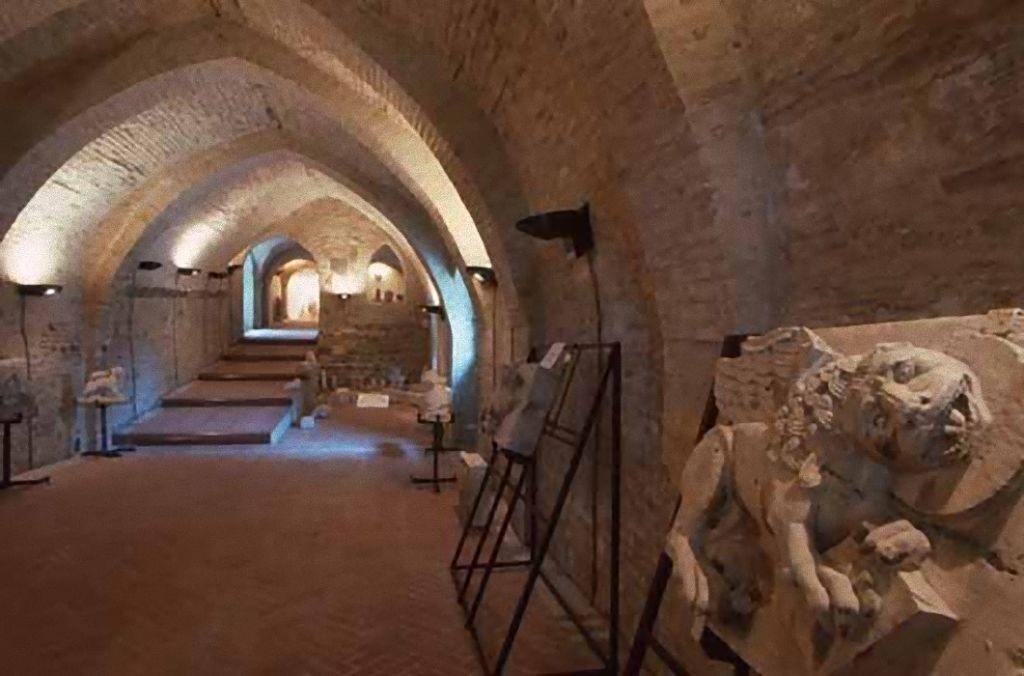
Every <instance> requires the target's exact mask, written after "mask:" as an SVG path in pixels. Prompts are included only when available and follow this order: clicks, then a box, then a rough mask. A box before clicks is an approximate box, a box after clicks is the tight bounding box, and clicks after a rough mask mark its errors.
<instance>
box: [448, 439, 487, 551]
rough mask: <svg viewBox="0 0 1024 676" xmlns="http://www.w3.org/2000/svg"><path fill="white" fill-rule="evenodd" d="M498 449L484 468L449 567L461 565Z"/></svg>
mask: <svg viewBox="0 0 1024 676" xmlns="http://www.w3.org/2000/svg"><path fill="white" fill-rule="evenodd" d="M497 455H498V454H497V451H494V450H493V448H492V452H491V459H490V462H488V463H487V469H485V470H484V478H483V481H481V482H480V489H479V490H477V492H476V497H475V498H473V508H472V509H471V510H470V511H469V518H468V519H466V525H465V527H464V528H463V529H462V535H461V536H460V537H459V544H458V546H457V547H455V556H453V557H452V562H451V564H449V568H451V569H452V570H455V569H456V568H458V565H459V557H461V556H462V548H463V547H465V546H466V539H467V538H468V537H469V531H470V530H471V529H472V528H473V520H474V519H476V512H477V510H478V509H480V502H481V501H482V500H483V497H484V493H486V492H487V484H489V483H490V481H491V474H492V472H493V467H494V462H495V460H496V459H497Z"/></svg>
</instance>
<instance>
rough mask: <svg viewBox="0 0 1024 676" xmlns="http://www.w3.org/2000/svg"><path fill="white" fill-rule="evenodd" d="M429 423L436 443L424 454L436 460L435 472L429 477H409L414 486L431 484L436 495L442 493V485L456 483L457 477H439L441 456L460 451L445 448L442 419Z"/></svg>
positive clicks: (434, 464) (425, 449)
mask: <svg viewBox="0 0 1024 676" xmlns="http://www.w3.org/2000/svg"><path fill="white" fill-rule="evenodd" d="M420 422H422V423H425V422H428V421H426V420H423V419H420ZM429 422H430V424H431V426H432V428H433V432H434V441H433V443H432V444H431V445H430V446H429V447H427V448H424V449H423V452H424V453H429V454H431V455H433V456H434V459H433V466H434V472H433V474H432V475H431V476H429V477H417V476H412V477H409V480H410V481H412V482H413V483H414V484H431V485H433V487H434V492H435V493H440V492H441V484H450V483H454V482H455V477H453V476H446V477H442V476H439V475H438V470H439V463H440V455H441V454H442V453H454V452H455V451H458V450H459V449H458V448H446V447H445V445H444V423H443V422H441V420H440V419H435V420H431V421H429Z"/></svg>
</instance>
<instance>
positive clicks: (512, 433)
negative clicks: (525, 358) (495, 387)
mask: <svg viewBox="0 0 1024 676" xmlns="http://www.w3.org/2000/svg"><path fill="white" fill-rule="evenodd" d="M514 374H515V375H514V376H513V377H512V381H511V383H510V386H511V390H510V392H508V393H506V395H505V396H506V398H505V399H504V401H503V406H504V412H503V415H501V422H500V423H499V424H498V427H497V430H496V431H495V433H494V442H495V443H496V444H497V445H498V446H499V447H500V448H505V449H508V450H510V451H513V452H514V453H518V454H520V455H533V453H534V451H535V450H536V448H537V442H538V440H539V439H540V435H541V432H542V431H543V429H544V422H545V419H546V417H547V413H548V409H549V408H551V403H552V402H553V401H554V400H555V396H556V394H557V392H558V385H559V382H560V378H559V377H558V373H557V372H556V371H554V370H552V369H547V368H544V367H543V366H541V365H540V364H536V363H530V364H519V365H517V366H516V367H515V372H514Z"/></svg>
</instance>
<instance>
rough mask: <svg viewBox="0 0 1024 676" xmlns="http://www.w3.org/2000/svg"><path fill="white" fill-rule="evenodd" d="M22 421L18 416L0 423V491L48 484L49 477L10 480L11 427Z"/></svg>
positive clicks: (21, 417)
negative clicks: (0, 435) (0, 431)
mask: <svg viewBox="0 0 1024 676" xmlns="http://www.w3.org/2000/svg"><path fill="white" fill-rule="evenodd" d="M22 420H24V417H23V416H21V415H18V416H16V417H14V418H11V419H10V420H3V421H0V422H2V423H3V426H4V448H3V475H2V476H0V490H6V489H8V488H13V487H14V486H36V485H38V484H48V483H50V477H48V476H46V477H43V478H42V479H12V478H11V425H16V424H18V423H20V422H22Z"/></svg>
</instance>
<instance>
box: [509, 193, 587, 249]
mask: <svg viewBox="0 0 1024 676" xmlns="http://www.w3.org/2000/svg"><path fill="white" fill-rule="evenodd" d="M516 229H517V230H519V231H520V232H525V233H526V234H527V235H529V236H530V237H536V238H537V239H545V240H551V239H561V240H564V242H563V244H564V245H565V249H566V253H569V254H573V255H575V256H576V257H577V258H579V257H581V256H583V254H585V253H587V252H588V251H590V250H591V249H593V248H594V231H593V229H592V228H591V227H590V205H589V204H584V205H583V206H582V207H580V208H579V209H570V210H567V211H549V212H547V213H543V214H536V215H534V216H527V217H526V218H524V219H523V220H521V221H519V222H518V223H516Z"/></svg>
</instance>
